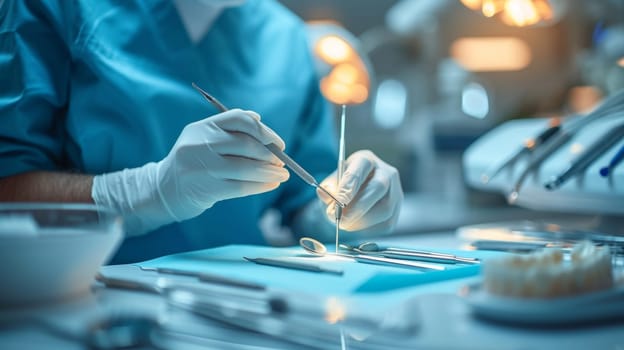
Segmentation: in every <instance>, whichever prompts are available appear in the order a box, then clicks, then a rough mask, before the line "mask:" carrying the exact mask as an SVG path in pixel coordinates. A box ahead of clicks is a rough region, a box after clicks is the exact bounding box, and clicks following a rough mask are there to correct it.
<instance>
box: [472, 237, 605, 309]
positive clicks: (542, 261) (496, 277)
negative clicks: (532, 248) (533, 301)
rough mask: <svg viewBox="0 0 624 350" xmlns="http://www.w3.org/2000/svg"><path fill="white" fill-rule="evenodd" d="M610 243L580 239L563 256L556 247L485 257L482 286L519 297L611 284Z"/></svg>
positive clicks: (569, 292) (549, 295)
mask: <svg viewBox="0 0 624 350" xmlns="http://www.w3.org/2000/svg"><path fill="white" fill-rule="evenodd" d="M612 271H613V269H612V266H611V253H610V251H609V247H605V246H600V247H598V246H595V245H594V244H592V243H591V242H581V243H579V244H578V245H576V246H575V247H574V248H573V249H572V253H571V256H570V259H569V260H565V259H564V256H563V253H562V252H561V250H558V249H548V250H543V251H540V252H536V253H533V254H529V255H518V256H513V257H506V258H502V259H494V260H490V261H486V262H485V263H484V265H483V277H484V285H485V289H486V290H487V291H488V292H489V293H492V294H496V295H502V296H510V297H521V298H553V297H559V296H566V295H576V294H581V293H586V292H591V291H596V290H601V289H607V288H610V287H612V286H613V272H612Z"/></svg>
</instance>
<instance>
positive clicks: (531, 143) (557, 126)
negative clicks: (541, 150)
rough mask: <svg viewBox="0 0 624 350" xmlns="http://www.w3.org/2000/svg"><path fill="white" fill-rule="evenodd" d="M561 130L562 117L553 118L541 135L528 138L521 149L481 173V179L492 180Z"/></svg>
mask: <svg viewBox="0 0 624 350" xmlns="http://www.w3.org/2000/svg"><path fill="white" fill-rule="evenodd" d="M560 130H561V119H560V118H552V119H551V120H550V121H549V123H548V127H547V128H546V129H544V131H542V132H541V133H540V134H539V135H537V136H536V137H535V138H533V139H530V140H527V141H526V142H525V144H524V146H522V147H521V148H520V149H518V150H517V151H516V152H514V153H513V154H512V155H511V156H510V157H509V158H507V159H506V160H505V161H503V162H502V163H500V164H494V167H493V168H492V169H488V170H487V171H485V172H484V173H483V175H481V181H482V182H483V183H484V184H487V183H488V182H490V181H491V180H492V179H493V178H494V177H496V176H497V175H498V174H500V173H501V171H503V170H504V169H506V168H507V167H508V166H510V165H511V164H513V163H515V162H516V161H517V160H518V159H520V158H521V157H522V156H524V155H528V154H530V153H531V152H533V151H534V150H535V149H536V148H537V147H539V146H540V145H542V144H543V143H544V142H546V141H548V140H549V139H550V138H551V137H553V136H554V135H556V134H557V133H558V132H559V131H560Z"/></svg>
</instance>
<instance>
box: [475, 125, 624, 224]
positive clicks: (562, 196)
mask: <svg viewBox="0 0 624 350" xmlns="http://www.w3.org/2000/svg"><path fill="white" fill-rule="evenodd" d="M548 122H549V120H548V119H523V120H513V121H509V122H507V123H504V124H502V125H500V126H499V127H497V128H495V129H493V130H491V131H490V132H488V133H487V134H485V135H484V136H482V137H481V138H479V139H478V140H477V141H476V142H475V143H473V144H472V145H471V146H470V147H469V148H468V149H467V150H466V152H465V153H464V156H463V168H464V174H465V179H466V182H467V183H468V185H470V186H471V187H474V188H477V189H482V190H486V191H493V192H500V193H502V194H504V195H505V196H507V195H508V194H509V193H510V192H511V190H512V188H513V185H514V183H515V182H516V180H517V179H518V177H519V176H520V174H521V173H522V171H524V169H525V168H526V166H527V163H528V161H529V159H530V157H526V156H525V157H523V158H521V159H519V160H518V161H517V162H515V163H514V164H512V165H511V166H509V167H508V168H506V169H505V170H504V171H502V172H500V173H499V174H498V175H497V176H496V177H495V178H494V179H492V180H491V181H489V182H488V183H484V182H483V181H482V176H483V175H484V174H485V173H486V172H488V170H491V169H492V168H493V167H495V166H496V165H497V164H502V163H503V162H504V161H505V160H506V159H508V158H509V157H510V155H512V154H514V153H515V152H516V151H517V150H518V149H520V148H521V147H522V146H523V145H524V143H525V142H526V141H527V140H529V139H532V138H535V137H536V136H537V135H538V134H540V133H541V132H542V131H543V130H544V129H546V128H547V127H548ZM567 122H569V121H568V120H564V122H563V125H564V127H565V125H566V123H567ZM623 123H624V117H618V116H616V117H608V118H602V119H599V120H596V121H594V122H592V123H590V124H588V125H587V126H585V127H584V128H582V129H581V130H579V131H578V132H577V133H576V134H575V135H574V136H573V138H572V139H571V140H570V141H569V142H567V143H566V144H564V145H563V146H561V147H560V148H559V149H558V150H557V151H555V152H554V153H553V154H552V155H551V156H550V157H549V158H547V159H546V161H544V162H543V163H542V164H541V166H540V167H539V169H537V171H535V172H533V173H530V175H529V176H528V177H527V178H526V179H525V181H524V184H523V186H522V187H521V189H520V191H519V196H518V197H517V199H516V201H515V202H514V204H517V205H519V206H524V207H527V208H531V209H536V210H548V211H559V212H576V213H586V214H609V215H618V214H624V164H620V166H619V167H616V168H615V170H614V171H612V173H611V175H610V176H609V177H607V178H605V177H602V176H600V174H599V171H600V169H601V168H602V167H604V166H606V165H607V164H609V162H610V161H611V159H612V158H613V156H614V155H615V154H616V153H617V151H618V150H619V149H620V148H621V147H622V146H623V145H624V139H622V140H620V141H619V142H617V143H616V144H615V145H613V146H612V147H611V148H609V150H608V151H606V152H605V153H604V154H603V155H602V156H600V157H599V159H597V160H596V161H595V162H593V163H592V164H591V165H590V166H589V167H588V168H587V170H586V171H585V172H584V173H583V174H581V175H579V176H577V177H575V178H572V179H570V180H569V181H568V182H567V183H565V184H564V185H563V186H562V187H560V188H559V189H557V190H554V191H548V190H546V189H545V188H544V184H545V183H546V182H548V181H549V180H551V179H552V178H553V177H554V176H557V175H559V174H560V173H561V172H562V171H564V170H565V169H566V168H567V167H568V166H569V165H570V163H571V161H573V160H574V159H575V158H576V157H577V156H578V155H579V154H581V153H582V152H583V151H584V150H585V149H586V148H587V147H588V146H590V145H592V144H593V143H594V142H595V141H596V140H598V139H600V138H601V137H602V136H603V135H604V134H605V132H607V131H608V130H610V129H612V128H613V127H614V126H616V125H620V124H623Z"/></svg>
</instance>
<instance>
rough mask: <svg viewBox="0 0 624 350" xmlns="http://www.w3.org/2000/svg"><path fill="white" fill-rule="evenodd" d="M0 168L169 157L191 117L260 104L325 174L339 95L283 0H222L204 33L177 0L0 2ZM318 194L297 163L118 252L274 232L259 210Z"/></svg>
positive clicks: (85, 169)
mask: <svg viewBox="0 0 624 350" xmlns="http://www.w3.org/2000/svg"><path fill="white" fill-rule="evenodd" d="M0 76H2V77H7V78H6V81H5V82H3V83H2V84H0V159H1V162H2V166H1V167H0V177H6V176H10V175H14V174H19V173H23V172H28V171H36V170H60V171H77V172H81V173H88V174H101V173H106V172H112V171H118V170H121V169H124V168H134V167H139V166H142V165H144V164H145V163H147V162H151V161H154V162H157V161H159V160H161V159H163V158H164V157H165V156H166V155H167V153H168V152H169V150H170V148H171V146H172V145H173V144H174V143H175V140H176V139H177V137H178V135H179V133H180V132H181V130H182V129H183V128H184V126H185V125H187V124H188V123H190V122H193V121H196V120H199V119H202V118H206V117H209V116H210V115H213V114H216V113H218V111H217V110H215V109H214V107H213V106H210V105H209V104H207V103H206V102H205V101H204V100H202V98H201V97H200V96H199V95H198V94H197V92H196V91H194V90H193V89H192V87H191V82H196V83H197V84H198V85H200V86H202V88H204V89H206V90H207V91H209V92H210V93H212V94H213V95H215V96H216V97H217V98H218V99H219V100H221V101H222V102H223V103H224V104H225V105H227V106H228V107H230V108H242V109H249V110H254V111H256V112H258V113H259V114H261V115H262V121H263V122H264V123H265V124H267V125H268V126H269V127H271V128H272V129H273V130H275V131H276V132H277V133H278V134H279V135H280V136H281V137H282V138H283V139H284V141H285V142H286V151H287V153H288V154H289V155H291V156H292V157H293V158H294V159H295V160H297V161H298V162H299V163H300V164H301V165H302V166H304V167H305V168H306V169H308V170H309V171H310V172H311V173H312V175H313V176H315V177H316V178H317V179H319V180H322V179H323V178H324V177H325V176H327V175H329V174H330V173H331V172H332V171H333V170H334V169H335V164H336V145H335V138H336V137H335V130H334V124H333V121H332V113H331V108H330V107H329V105H328V103H327V102H326V101H325V100H324V99H323V97H322V95H321V94H320V92H319V88H318V77H317V76H316V74H315V71H314V64H313V62H312V58H311V56H310V50H309V47H308V42H307V35H306V32H305V26H304V24H303V23H302V22H301V21H300V20H299V19H298V18H297V17H296V16H294V15H293V14H291V13H290V12H289V11H288V10H286V9H285V8H283V7H282V6H281V5H279V4H278V3H276V2H274V1H267V0H247V1H246V2H245V4H244V5H243V6H240V7H236V8H230V9H226V10H225V11H224V12H223V13H222V14H221V15H220V16H219V17H218V18H217V20H216V21H215V22H214V24H213V27H212V28H210V30H209V31H208V33H207V34H206V35H205V36H204V37H203V38H202V39H201V40H200V41H199V42H197V43H194V42H193V41H192V40H191V39H190V38H189V36H188V34H187V32H186V30H185V29H184V25H183V23H182V22H181V19H180V17H179V15H178V13H177V10H176V9H175V6H174V5H173V3H172V1H169V0H153V1H140V0H127V1H121V2H120V1H113V0H99V1H90V0H83V1H60V0H59V1H53V0H47V1H20V0H5V1H4V3H3V4H2V6H1V7H0ZM315 197H316V195H315V193H314V189H313V188H311V187H310V186H308V185H306V184H305V183H303V182H302V181H301V180H300V179H299V178H297V177H296V176H291V179H290V180H289V181H287V182H286V183H284V184H282V185H281V186H280V187H279V188H278V189H277V190H275V191H272V192H269V193H264V194H261V195H255V196H248V197H243V198H237V199H233V200H227V201H222V202H218V203H217V204H215V205H214V206H213V207H212V208H210V209H208V210H206V211H205V212H204V213H203V214H201V215H200V216H198V217H196V218H193V219H190V220H186V221H184V222H179V223H173V224H170V225H166V226H164V227H161V228H159V229H157V230H155V231H153V232H150V233H148V234H146V235H142V236H130V235H129V236H128V237H127V238H126V239H125V240H124V242H123V244H122V246H121V247H120V249H119V250H118V252H117V254H116V256H115V257H114V259H113V261H112V262H113V263H128V262H135V261H140V260H145V259H150V258H154V257H157V256H161V255H165V254H171V253H176V252H181V251H188V250H195V249H203V248H209V247H215V246H220V245H226V244H266V241H265V240H264V238H263V236H262V234H261V231H260V229H259V227H258V222H259V220H260V218H261V217H262V215H263V214H264V213H265V212H266V210H267V209H269V208H276V209H278V210H279V211H280V212H281V214H282V220H283V223H284V224H285V225H288V224H289V223H290V222H291V220H292V219H293V217H294V216H295V214H296V212H297V210H299V209H301V208H302V206H303V205H305V204H306V203H308V202H309V201H311V200H314V199H315Z"/></svg>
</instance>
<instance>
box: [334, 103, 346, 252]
mask: <svg viewBox="0 0 624 350" xmlns="http://www.w3.org/2000/svg"><path fill="white" fill-rule="evenodd" d="M346 109H347V106H345V105H342V113H341V114H340V139H339V142H338V179H337V184H336V188H338V186H340V180H341V179H342V175H343V173H344V159H345V119H346V118H345V115H346ZM335 218H336V254H338V249H339V239H338V238H339V236H340V219H342V208H341V207H340V206H338V205H337V206H336V216H335Z"/></svg>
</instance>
